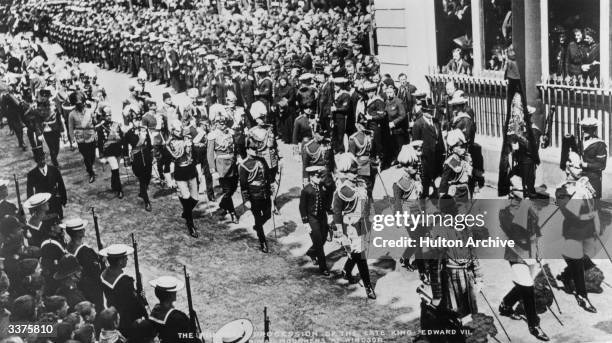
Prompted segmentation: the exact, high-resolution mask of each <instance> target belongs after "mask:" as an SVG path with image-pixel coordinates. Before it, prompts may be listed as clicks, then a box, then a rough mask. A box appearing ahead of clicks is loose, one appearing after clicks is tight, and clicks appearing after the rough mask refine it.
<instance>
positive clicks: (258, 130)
mask: <svg viewBox="0 0 612 343" xmlns="http://www.w3.org/2000/svg"><path fill="white" fill-rule="evenodd" d="M251 115H252V116H253V120H255V123H256V124H257V125H256V126H253V127H252V128H251V129H250V130H249V132H248V134H247V136H248V137H249V139H251V140H252V142H251V144H252V146H251V149H253V150H254V151H255V153H256V154H257V156H258V157H260V158H262V159H263V160H264V161H265V162H266V164H267V165H268V168H269V170H268V173H266V176H267V177H268V183H269V185H270V188H271V196H273V195H274V194H275V193H276V188H277V187H278V185H277V184H276V175H277V174H278V172H279V164H280V157H279V155H278V145H277V143H276V135H275V134H274V131H273V128H272V127H271V126H270V124H269V123H265V121H264V120H265V117H264V116H263V115H261V113H251ZM274 213H275V214H276V213H278V209H277V207H276V204H274Z"/></svg>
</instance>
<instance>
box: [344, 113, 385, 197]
mask: <svg viewBox="0 0 612 343" xmlns="http://www.w3.org/2000/svg"><path fill="white" fill-rule="evenodd" d="M356 127H357V132H355V133H353V134H352V135H351V136H350V137H349V140H348V152H350V153H351V154H353V156H355V158H356V159H357V175H359V177H360V178H362V179H363V181H364V182H365V183H366V188H367V190H368V198H370V199H372V190H373V189H374V181H375V180H376V174H377V173H378V170H377V169H376V167H377V164H376V161H373V157H372V146H373V144H372V143H373V142H372V141H373V139H372V131H370V130H366V129H364V125H363V124H362V123H357V124H356Z"/></svg>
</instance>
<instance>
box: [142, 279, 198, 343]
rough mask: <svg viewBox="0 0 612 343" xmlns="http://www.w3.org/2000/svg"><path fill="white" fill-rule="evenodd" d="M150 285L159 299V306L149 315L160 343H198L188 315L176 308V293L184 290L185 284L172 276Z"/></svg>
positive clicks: (157, 280) (152, 281)
mask: <svg viewBox="0 0 612 343" xmlns="http://www.w3.org/2000/svg"><path fill="white" fill-rule="evenodd" d="M149 284H150V285H151V286H152V287H153V288H154V289H155V296H156V297H157V299H159V304H157V305H155V306H154V307H153V309H152V310H151V315H149V320H150V321H151V322H152V323H153V326H154V327H155V331H156V332H157V337H158V338H159V342H160V343H183V342H185V343H187V342H197V339H196V338H195V337H196V333H195V332H193V331H192V330H191V328H190V324H189V323H190V320H189V317H188V316H187V314H185V313H183V312H181V311H179V310H177V309H175V308H174V302H175V301H176V292H178V291H180V290H181V289H183V287H184V284H183V282H181V281H179V280H178V279H177V278H175V277H172V276H161V277H158V278H157V279H155V280H151V281H149Z"/></svg>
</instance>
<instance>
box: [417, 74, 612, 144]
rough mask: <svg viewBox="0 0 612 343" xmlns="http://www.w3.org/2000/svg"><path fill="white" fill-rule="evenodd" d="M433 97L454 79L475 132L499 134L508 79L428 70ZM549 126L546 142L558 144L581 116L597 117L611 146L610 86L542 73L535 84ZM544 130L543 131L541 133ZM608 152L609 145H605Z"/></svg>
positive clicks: (435, 99) (503, 116)
mask: <svg viewBox="0 0 612 343" xmlns="http://www.w3.org/2000/svg"><path fill="white" fill-rule="evenodd" d="M426 79H427V81H428V82H429V86H430V89H431V95H432V98H433V99H434V101H438V100H439V99H440V98H441V97H442V95H443V94H444V93H445V85H446V83H447V82H449V81H454V82H455V85H456V87H457V89H460V90H462V91H464V92H465V93H466V94H467V95H468V98H469V105H470V107H472V108H473V109H474V113H475V122H476V128H477V132H478V134H480V135H485V136H489V137H502V136H503V133H502V131H503V125H504V119H505V116H506V104H507V90H508V87H507V86H508V83H507V81H506V80H505V79H504V78H503V72H497V71H485V72H483V73H482V74H480V75H477V76H474V75H469V74H445V73H440V69H439V68H436V69H435V70H431V71H430V73H429V74H428V75H427V76H426ZM537 88H538V90H539V92H540V97H541V99H542V103H543V104H544V110H545V113H546V116H547V117H548V116H549V115H552V118H550V120H548V123H549V124H550V128H545V131H548V130H550V131H551V132H550V139H551V140H550V146H553V147H561V141H562V138H563V136H565V135H566V134H575V133H576V127H577V125H576V124H577V123H579V122H580V121H581V120H582V119H583V118H585V117H595V118H597V120H598V121H599V128H598V129H599V132H598V134H599V137H600V138H601V139H602V140H604V142H606V144H607V145H608V147H612V124H611V119H612V118H611V114H612V89H611V88H602V87H600V84H599V81H598V80H597V79H593V80H591V79H588V78H587V79H583V78H582V77H567V76H565V77H563V76H558V75H552V76H550V77H543V78H542V82H541V83H538V84H537ZM544 133H545V132H543V134H544ZM608 155H609V156H612V149H608Z"/></svg>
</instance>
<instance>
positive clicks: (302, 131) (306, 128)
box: [291, 113, 321, 145]
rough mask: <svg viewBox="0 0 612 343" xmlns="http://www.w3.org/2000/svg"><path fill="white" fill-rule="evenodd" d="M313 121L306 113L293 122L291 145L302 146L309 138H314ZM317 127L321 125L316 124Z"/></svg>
mask: <svg viewBox="0 0 612 343" xmlns="http://www.w3.org/2000/svg"><path fill="white" fill-rule="evenodd" d="M313 121H314V119H313ZM310 124H311V119H309V118H308V116H307V115H306V114H305V113H300V114H299V115H298V116H297V117H296V118H295V120H294V121H293V131H292V135H293V137H292V139H291V143H292V144H294V145H298V144H302V143H304V141H305V140H306V139H308V138H312V131H313V129H312V126H311V125H310ZM316 125H321V124H320V123H316Z"/></svg>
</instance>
